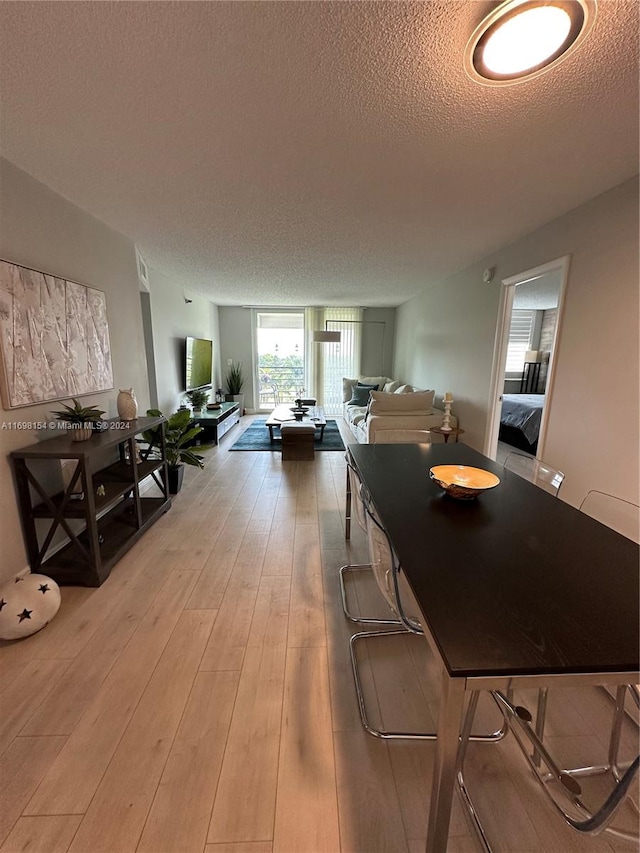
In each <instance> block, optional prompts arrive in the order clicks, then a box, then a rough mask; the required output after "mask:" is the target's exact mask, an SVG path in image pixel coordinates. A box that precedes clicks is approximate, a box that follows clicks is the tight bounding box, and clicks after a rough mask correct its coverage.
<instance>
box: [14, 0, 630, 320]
mask: <svg viewBox="0 0 640 853" xmlns="http://www.w3.org/2000/svg"><path fill="white" fill-rule="evenodd" d="M494 5H495V4H494V3H486V2H464V3H463V2H436V0H431V1H430V2H421V3H404V2H390V3H387V2H362V3H350V2H284V3H280V2H257V3H254V2H194V3H192V2H176V3H173V2H151V3H146V2H135V3H134V2H129V3H127V2H113V3H109V2H106V3H102V2H101V3H98V2H72V3H67V2H40V3H32V2H15V3H14V2H0V32H1V36H0V39H1V41H0V51H1V60H0V62H1V64H0V88H1V95H2V123H1V127H0V145H1V151H2V154H3V155H4V156H5V157H7V158H8V159H9V160H11V161H12V162H13V163H15V164H16V165H17V166H19V167H20V168H22V169H24V170H25V171H27V172H29V173H30V174H31V175H33V176H34V177H36V178H37V179H39V180H41V181H43V182H44V183H45V184H47V185H48V186H50V187H52V188H53V189H54V190H56V191H57V192H58V193H60V194H62V195H63V196H65V197H66V198H68V199H70V200H71V201H72V202H74V203H75V204H77V205H78V206H80V207H81V208H83V209H84V210H86V211H88V212H90V213H92V214H93V215H94V216H96V217H98V218H99V219H101V220H102V221H104V222H106V223H108V224H109V225H110V226H112V227H113V228H115V229H117V230H118V231H121V232H122V233H124V234H126V235H128V236H129V237H131V238H132V239H133V240H134V241H135V243H136V244H137V245H138V247H139V249H140V251H141V253H142V255H143V256H144V258H145V259H146V261H147V262H148V264H149V266H150V267H152V268H155V269H158V270H160V271H161V272H163V273H165V274H166V275H169V276H171V277H173V278H174V279H175V280H176V281H177V282H178V283H180V284H181V285H185V286H187V287H188V288H189V289H191V290H194V291H197V292H201V293H203V294H206V295H208V296H210V297H211V299H213V300H214V301H215V302H217V303H219V304H271V305H276V304H295V305H302V304H317V305H322V304H328V305H330V304H337V305H339V304H349V305H353V304H355V305H358V304H361V305H398V304H400V303H401V302H403V301H405V300H406V299H408V298H409V297H411V296H413V295H414V294H416V293H418V292H420V291H421V290H423V289H425V288H428V287H429V286H433V285H434V284H435V283H436V282H437V281H439V280H441V279H442V278H443V277H444V276H447V275H450V274H452V273H453V272H456V271H457V270H460V269H462V268H464V267H466V266H467V265H469V264H470V263H472V262H474V261H475V260H477V259H479V258H480V257H482V256H484V255H485V254H487V253H490V252H491V251H493V250H494V249H496V248H498V247H500V246H503V245H505V244H507V243H509V242H510V241H512V240H515V239H517V238H518V237H520V236H521V235H523V234H526V233H527V232H529V231H531V230H533V229H535V228H536V227H538V226H539V225H541V224H543V223H545V222H548V221H549V220H551V219H553V218H554V217H556V216H559V215H561V214H562V213H564V212H566V211H567V210H570V209H571V208H573V207H575V206H577V205H579V204H581V203H582V202H584V201H585V200H587V199H588V198H591V197H592V196H594V195H597V194H599V193H601V192H603V191H605V190H607V189H609V188H610V187H612V186H614V185H615V184H617V183H620V182H621V181H623V180H625V179H626V178H628V177H631V176H632V175H633V174H635V173H636V172H637V171H638V76H637V75H638V5H637V3H636V2H635V0H632V2H615V0H601V2H600V3H599V5H598V16H597V19H596V23H595V26H594V28H593V30H592V32H591V34H590V35H589V37H588V39H587V41H586V42H585V44H584V45H583V46H582V48H581V49H580V50H577V51H576V52H575V53H574V54H573V55H572V56H571V57H569V58H567V59H566V60H565V61H564V62H562V63H560V64H559V65H558V66H557V67H556V68H555V69H553V70H552V71H550V72H549V73H547V74H545V75H543V76H541V77H539V78H537V79H535V80H532V81H530V82H528V83H521V84H519V85H515V86H509V87H504V88H489V87H483V86H480V85H478V84H476V83H474V82H473V81H471V80H470V79H468V78H467V76H466V75H465V73H464V71H463V67H462V57H463V52H464V48H465V44H466V42H467V39H468V37H469V35H470V33H471V32H472V30H473V29H474V27H475V26H476V25H477V24H478V22H479V21H480V20H481V19H482V17H484V15H485V14H486V13H487V12H488V11H489V10H490V9H491V8H493V7H494ZM568 248H569V247H568ZM541 260H545V259H541Z"/></svg>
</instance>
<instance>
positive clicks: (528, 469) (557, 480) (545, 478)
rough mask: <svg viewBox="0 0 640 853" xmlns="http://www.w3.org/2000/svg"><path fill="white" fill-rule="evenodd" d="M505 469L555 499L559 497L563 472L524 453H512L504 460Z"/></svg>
mask: <svg viewBox="0 0 640 853" xmlns="http://www.w3.org/2000/svg"><path fill="white" fill-rule="evenodd" d="M504 467H505V468H506V469H507V471H513V473H514V474H518V475H519V476H520V477H522V478H523V479H525V480H528V481H529V482H530V483H533V484H534V485H536V486H539V487H540V488H541V489H544V491H545V492H549V494H551V495H554V496H555V497H557V496H558V492H559V491H560V486H561V485H562V481H563V480H564V474H563V473H562V471H557V470H556V469H555V468H552V467H551V466H550V465H547V463H546V462H543V461H542V460H541V459H536V458H535V457H533V456H526V455H525V454H523V453H510V454H509V455H508V456H507V458H506V459H505V460H504Z"/></svg>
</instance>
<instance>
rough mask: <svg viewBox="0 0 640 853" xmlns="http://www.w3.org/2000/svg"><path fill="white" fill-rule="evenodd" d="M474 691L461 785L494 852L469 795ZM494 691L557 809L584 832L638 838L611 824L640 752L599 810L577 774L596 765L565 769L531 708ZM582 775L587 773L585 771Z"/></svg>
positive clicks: (477, 826)
mask: <svg viewBox="0 0 640 853" xmlns="http://www.w3.org/2000/svg"><path fill="white" fill-rule="evenodd" d="M625 690H626V686H623V688H622V691H618V696H620V694H621V693H622V694H623V693H624V691H625ZM474 695H476V694H472V697H471V700H470V702H469V706H468V709H467V714H466V716H465V720H464V724H463V730H462V734H461V743H460V749H459V751H458V773H457V780H458V789H459V792H460V795H461V797H462V801H463V803H464V805H465V806H466V809H467V812H468V815H469V817H470V819H471V823H472V826H473V828H474V829H475V831H476V834H477V836H478V839H479V841H480V843H481V844H482V846H483V849H484V850H485V853H492V848H491V845H490V843H489V840H488V838H487V835H486V833H485V831H484V828H483V827H482V823H481V821H480V818H479V815H478V812H477V809H476V807H475V805H474V803H473V800H472V799H471V796H470V795H469V790H468V788H467V786H466V783H465V779H464V772H463V769H464V767H463V765H464V758H465V754H466V750H467V745H468V742H469V740H471V739H472V738H470V737H469V732H470V731H471V726H472V724H473V717H474V714H475V709H476V706H477V698H475V700H474V698H473V697H474ZM491 695H492V696H493V698H494V701H496V703H497V704H498V707H499V708H500V709H501V711H502V713H503V715H504V717H505V722H506V724H507V726H508V727H509V730H510V731H512V732H513V735H514V737H515V739H516V741H517V743H518V745H519V747H520V749H521V751H522V752H523V754H524V756H525V758H526V759H527V761H528V763H529V765H530V767H531V769H532V770H533V771H534V776H535V777H536V779H537V780H538V782H540V784H541V785H542V787H543V790H544V791H545V793H546V794H547V796H548V798H549V800H550V801H551V804H552V805H553V806H554V808H555V809H556V811H557V812H559V814H560V815H561V816H562V818H563V820H564V821H565V822H566V823H567V824H568V825H569V826H571V827H572V828H573V829H575V830H576V831H577V832H579V833H581V834H583V835H597V834H599V833H601V832H604V831H605V830H607V832H608V833H609V834H611V835H614V836H616V837H618V838H622V839H625V840H626V841H634V842H637V840H638V834H637V833H631V832H627V831H626V830H621V829H617V828H615V827H611V825H610V824H611V822H612V820H613V818H614V817H615V815H616V813H617V811H618V809H619V807H620V806H621V804H622V801H623V800H624V799H625V798H626V796H627V794H628V793H629V791H630V789H631V786H632V784H633V783H634V782H635V779H636V776H637V774H638V768H639V766H640V756H638V757H636V758H635V760H634V761H633V762H631V763H630V764H629V766H628V768H627V769H626V771H625V772H624V774H623V775H622V776H621V777H620V779H619V780H617V779H616V783H617V784H616V785H615V788H614V790H613V791H612V793H611V794H610V795H609V796H608V797H607V799H606V800H605V802H604V803H603V804H602V805H601V806H600V808H599V809H597V810H596V811H592V810H590V809H589V808H588V807H587V806H586V804H585V803H584V802H583V800H582V789H581V787H580V783H579V782H578V781H577V780H576V778H575V777H576V776H577V775H580V774H581V772H582V770H587V771H588V770H590V769H592V768H582V769H581V770H578V771H575V770H564V769H562V768H561V767H560V766H559V765H558V764H557V763H556V761H555V759H554V758H553V756H552V755H551V754H550V753H549V751H548V750H547V748H546V747H545V745H544V743H543V742H542V741H541V740H540V738H539V737H538V734H537V732H536V729H535V727H534V726H533V725H532V716H531V714H530V713H529V711H527V709H526V708H523V707H522V706H516V705H513V703H512V702H511V701H510V700H509V699H508V698H507V697H506V696H505V695H503V694H502V693H500V692H499V691H492V693H491ZM525 741H528V743H529V745H530V746H531V747H533V749H532V751H531V753H530V752H529V749H527V747H526V745H525ZM616 746H617V744H615V742H614V741H613V740H612V745H611V749H614V748H615V747H616ZM536 756H538V757H539V758H540V759H541V760H542V762H543V763H544V765H545V767H546V772H542V771H541V770H540V769H539V767H538V766H537V762H536ZM582 775H586V774H584V773H583V774H582ZM550 782H557V783H559V784H560V786H561V790H562V792H563V794H564V796H565V797H566V798H567V800H568V801H569V802H570V803H571V805H572V807H573V811H574V813H575V814H576V815H578V817H576V816H574V815H571V814H569V813H568V812H567V811H565V809H564V808H563V807H562V806H561V805H560V804H559V803H558V802H557V801H556V800H555V798H554V796H553V795H552V794H551V792H550V790H549V787H548V785H549V783H550Z"/></svg>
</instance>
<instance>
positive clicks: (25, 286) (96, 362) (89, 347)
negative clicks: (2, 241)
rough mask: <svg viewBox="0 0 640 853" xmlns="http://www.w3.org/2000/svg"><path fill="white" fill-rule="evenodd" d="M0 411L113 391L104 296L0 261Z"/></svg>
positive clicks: (84, 287) (62, 280)
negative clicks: (0, 401) (0, 406)
mask: <svg viewBox="0 0 640 853" xmlns="http://www.w3.org/2000/svg"><path fill="white" fill-rule="evenodd" d="M0 351H1V353H2V356H1V361H2V364H1V367H2V371H1V379H2V381H1V382H0V389H1V391H2V402H3V406H4V408H5V409H15V408H18V407H20V406H32V405H35V404H36V403H46V402H49V401H51V400H59V399H62V398H64V397H78V396H80V395H82V394H91V393H95V392H97V391H109V390H111V389H112V388H113V368H112V366H111V346H110V343H109V324H108V322H107V301H106V295H105V294H104V293H103V292H102V291H101V290H96V289H95V288H93V287H87V286H86V285H83V284H77V283H76V282H74V281H68V280H67V279H64V278H59V277H58V276H54V275H49V274H48V273H44V272H40V271H38V270H32V269H29V268H27V267H21V266H19V265H18V264H12V263H9V262H8V261H2V260H0Z"/></svg>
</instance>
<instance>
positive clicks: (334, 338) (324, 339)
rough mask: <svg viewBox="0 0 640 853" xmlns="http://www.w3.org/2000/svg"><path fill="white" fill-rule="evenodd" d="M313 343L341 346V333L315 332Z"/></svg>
mask: <svg viewBox="0 0 640 853" xmlns="http://www.w3.org/2000/svg"><path fill="white" fill-rule="evenodd" d="M313 342H314V343H316V344H339V343H340V332H328V331H324V330H318V331H315V332H314V333H313Z"/></svg>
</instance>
